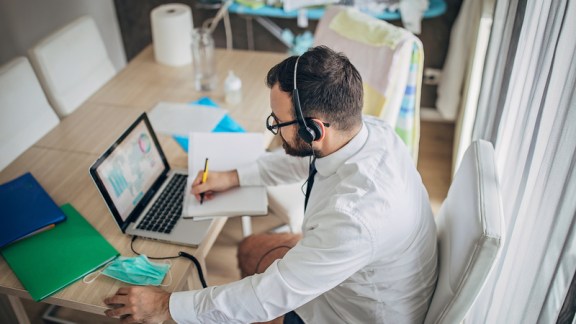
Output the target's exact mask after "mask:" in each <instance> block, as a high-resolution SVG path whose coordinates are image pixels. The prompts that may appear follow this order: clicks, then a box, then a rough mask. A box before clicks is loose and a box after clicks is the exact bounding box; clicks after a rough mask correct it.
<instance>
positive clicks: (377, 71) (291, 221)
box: [268, 6, 424, 232]
mask: <svg viewBox="0 0 576 324" xmlns="http://www.w3.org/2000/svg"><path fill="white" fill-rule="evenodd" d="M314 45H315V46H318V45H326V46H328V47H330V48H331V49H333V50H335V51H337V52H343V53H344V54H345V55H346V56H347V57H348V59H350V62H352V64H354V66H355V67H356V68H357V69H358V72H360V75H361V76H362V81H363V83H364V108H363V113H365V114H368V115H373V116H376V117H379V118H381V119H383V120H385V121H387V122H388V123H389V124H390V125H391V126H392V127H393V128H394V129H395V130H396V133H397V134H398V135H399V136H400V137H401V138H402V140H403V141H404V142H405V143H406V146H407V147H408V149H409V151H410V152H411V154H412V159H413V161H414V163H416V162H417V160H418V146H419V141H420V92H421V84H422V69H423V66H424V53H423V49H422V43H421V42H420V40H419V39H418V38H417V37H416V36H414V35H413V34H412V33H410V32H408V31H407V30H405V29H402V28H399V27H396V26H393V25H390V24H389V23H387V22H385V21H382V20H379V19H377V18H374V17H372V16H369V15H367V14H364V13H361V12H359V11H358V10H356V9H354V8H351V7H344V6H331V7H328V8H327V9H326V11H325V12H324V15H323V16H322V19H320V22H319V23H318V26H317V27H316V31H315V33H314ZM301 186H302V183H299V184H294V185H285V186H279V187H270V188H268V203H269V206H270V210H271V211H272V212H273V213H274V214H275V215H277V216H278V217H279V218H280V219H282V221H284V222H285V223H287V224H288V225H289V226H290V229H291V231H292V232H300V227H301V224H302V220H303V217H304V195H303V194H302V190H301Z"/></svg>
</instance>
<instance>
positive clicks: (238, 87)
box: [224, 70, 242, 105]
mask: <svg viewBox="0 0 576 324" xmlns="http://www.w3.org/2000/svg"><path fill="white" fill-rule="evenodd" d="M224 93H225V96H226V98H225V99H226V103H229V104H231V105H235V104H238V103H240V101H242V81H241V80H240V78H238V77H237V76H236V75H235V74H234V72H233V71H232V70H230V71H228V76H227V77H226V80H224Z"/></svg>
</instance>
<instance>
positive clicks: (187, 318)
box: [170, 211, 374, 323]
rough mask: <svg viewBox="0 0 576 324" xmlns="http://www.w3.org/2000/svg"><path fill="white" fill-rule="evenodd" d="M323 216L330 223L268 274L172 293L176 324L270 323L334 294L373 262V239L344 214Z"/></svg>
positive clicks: (314, 230)
mask: <svg viewBox="0 0 576 324" xmlns="http://www.w3.org/2000/svg"><path fill="white" fill-rule="evenodd" d="M322 213H324V214H325V215H324V216H325V217H329V218H330V219H331V221H330V222H319V223H318V225H317V226H315V227H313V228H309V229H307V231H308V232H307V233H306V235H304V237H305V238H304V239H303V240H302V241H300V242H299V243H298V244H297V245H296V246H295V247H294V248H292V249H291V250H290V251H289V252H288V253H287V254H286V255H285V256H284V258H283V259H281V260H277V261H275V262H274V263H273V264H272V265H271V266H270V267H269V268H268V269H267V270H266V271H265V272H264V273H262V274H256V275H253V276H250V277H246V278H244V279H242V280H239V281H236V282H233V283H230V284H227V285H223V286H219V287H209V288H206V289H203V290H198V291H189V292H176V293H173V294H172V295H171V297H170V313H171V315H172V317H173V319H174V320H175V321H177V322H178V323H222V322H226V323H248V322H261V321H267V320H271V319H273V318H275V317H278V316H280V315H282V314H285V313H286V312H288V311H291V310H294V309H296V308H298V307H300V306H302V305H304V304H305V303H307V302H309V301H311V300H312V299H314V298H316V297H317V296H319V295H320V294H322V293H324V292H326V291H328V290H330V289H332V288H333V287H335V286H337V285H338V284H340V283H341V282H343V281H344V280H346V279H347V278H348V277H350V276H351V275H352V274H354V273H355V272H356V271H358V269H360V268H362V267H364V266H365V265H366V264H368V263H369V262H371V260H372V258H373V255H374V251H373V250H374V248H373V236H372V234H371V233H370V232H369V230H368V228H367V227H366V226H364V225H363V224H361V223H359V222H355V221H351V219H352V217H351V216H350V215H347V214H345V213H339V212H333V211H332V212H328V211H324V212H322ZM325 217H322V218H325Z"/></svg>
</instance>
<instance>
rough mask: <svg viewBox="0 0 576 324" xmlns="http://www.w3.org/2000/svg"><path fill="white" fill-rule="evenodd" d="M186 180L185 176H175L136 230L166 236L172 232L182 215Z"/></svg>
mask: <svg viewBox="0 0 576 324" xmlns="http://www.w3.org/2000/svg"><path fill="white" fill-rule="evenodd" d="M186 180H187V176H186V175H185V174H175V175H174V176H173V177H172V179H170V182H169V183H168V185H167V186H166V188H165V189H164V191H162V194H161V195H160V197H158V199H157V200H156V201H155V202H154V205H152V208H150V209H149V210H148V212H147V213H146V215H144V218H143V219H142V221H141V222H140V223H139V224H138V226H136V228H137V229H141V230H145V231H151V232H159V233H166V234H169V233H170V232H172V229H173V228H174V226H175V225H176V222H178V220H179V219H180V216H181V215H182V203H183V199H184V188H185V187H186Z"/></svg>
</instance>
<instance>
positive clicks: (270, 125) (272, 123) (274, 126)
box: [266, 113, 330, 135]
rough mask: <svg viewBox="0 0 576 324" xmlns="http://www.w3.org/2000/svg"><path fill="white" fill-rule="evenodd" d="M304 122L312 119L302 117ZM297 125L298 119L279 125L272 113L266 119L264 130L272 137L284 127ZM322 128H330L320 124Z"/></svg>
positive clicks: (325, 124)
mask: <svg viewBox="0 0 576 324" xmlns="http://www.w3.org/2000/svg"><path fill="white" fill-rule="evenodd" d="M304 119H305V120H312V119H313V117H304ZM296 123H298V119H294V120H291V121H289V122H285V123H281V122H280V121H279V120H278V118H276V116H275V115H274V113H272V114H270V116H268V118H267V119H266V128H267V129H268V130H269V131H270V132H271V133H272V134H274V135H277V134H278V130H279V129H280V128H282V127H285V126H290V125H293V124H296ZM322 124H324V127H330V124H329V123H324V122H323V123H322Z"/></svg>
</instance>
